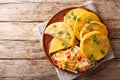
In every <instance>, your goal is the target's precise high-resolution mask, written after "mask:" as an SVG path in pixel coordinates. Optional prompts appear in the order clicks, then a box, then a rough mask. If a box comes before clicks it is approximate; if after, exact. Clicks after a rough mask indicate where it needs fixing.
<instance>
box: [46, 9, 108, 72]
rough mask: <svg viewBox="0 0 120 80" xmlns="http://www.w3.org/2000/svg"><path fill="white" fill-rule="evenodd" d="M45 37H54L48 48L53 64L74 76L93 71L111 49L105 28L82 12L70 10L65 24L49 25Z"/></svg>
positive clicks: (83, 10)
mask: <svg viewBox="0 0 120 80" xmlns="http://www.w3.org/2000/svg"><path fill="white" fill-rule="evenodd" d="M45 33H46V34H48V35H50V36H52V37H53V39H52V40H51V42H50V44H49V54H50V55H51V54H52V56H51V59H52V61H53V63H54V64H55V65H57V66H58V67H59V68H62V69H64V70H68V71H71V72H74V73H79V72H84V71H86V70H88V69H90V68H91V66H93V64H94V63H95V62H96V61H99V60H101V59H102V58H103V57H105V56H106V55H107V52H108V49H109V40H108V38H107V35H108V31H107V28H106V26H105V25H104V24H102V23H101V21H100V19H99V17H98V16H97V15H96V14H95V13H93V12H89V11H87V10H85V9H83V8H76V9H72V10H70V11H69V12H68V13H67V14H66V15H65V17H64V22H56V23H53V24H50V25H49V26H48V27H47V28H46V30H45ZM79 41H80V42H79ZM104 42H105V43H104ZM76 45H80V47H79V46H77V47H76ZM73 50H74V51H73Z"/></svg>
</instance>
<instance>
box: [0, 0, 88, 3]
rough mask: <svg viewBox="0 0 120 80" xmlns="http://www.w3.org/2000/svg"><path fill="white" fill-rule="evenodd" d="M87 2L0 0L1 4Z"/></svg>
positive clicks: (76, 0) (78, 0) (72, 1)
mask: <svg viewBox="0 0 120 80" xmlns="http://www.w3.org/2000/svg"><path fill="white" fill-rule="evenodd" d="M85 1H87V0H75V1H74V0H62V1H60V0H0V3H25V2H26V3H38V2H41V3H80V2H81V3H83V2H85Z"/></svg>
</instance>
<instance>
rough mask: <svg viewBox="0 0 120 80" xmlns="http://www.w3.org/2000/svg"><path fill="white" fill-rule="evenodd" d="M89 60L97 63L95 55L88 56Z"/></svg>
mask: <svg viewBox="0 0 120 80" xmlns="http://www.w3.org/2000/svg"><path fill="white" fill-rule="evenodd" d="M88 59H90V60H91V61H92V62H94V61H95V59H94V56H93V54H91V55H88Z"/></svg>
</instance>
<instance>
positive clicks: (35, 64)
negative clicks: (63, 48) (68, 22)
mask: <svg viewBox="0 0 120 80" xmlns="http://www.w3.org/2000/svg"><path fill="white" fill-rule="evenodd" d="M85 1H87V0H62V1H60V0H0V80H58V76H57V74H56V71H55V69H54V67H53V66H52V65H51V64H50V62H49V61H48V60H47V57H46V56H45V54H44V52H43V49H42V46H40V45H39V41H38V40H37V38H36V37H35V36H34V34H33V32H32V30H33V28H35V27H36V26H37V25H39V24H40V23H41V22H43V21H46V20H49V19H50V18H51V17H52V16H53V15H55V14H56V13H57V12H59V11H60V10H62V9H65V8H68V7H74V6H80V5H81V4H82V3H84V2H85ZM93 2H94V3H95V5H96V7H97V9H98V12H99V15H100V16H101V17H102V18H103V21H104V22H105V24H106V25H107V27H108V29H109V37H110V41H111V45H112V48H113V51H114V53H115V57H116V59H115V60H113V61H109V62H107V63H105V64H103V65H102V66H101V68H99V69H97V70H96V71H94V72H92V73H91V74H90V73H88V74H87V75H82V77H80V78H78V80H91V79H92V80H99V79H101V80H120V74H119V73H120V65H119V64H120V54H119V52H120V48H119V47H120V14H119V13H120V0H93ZM106 64H108V65H107V66H106Z"/></svg>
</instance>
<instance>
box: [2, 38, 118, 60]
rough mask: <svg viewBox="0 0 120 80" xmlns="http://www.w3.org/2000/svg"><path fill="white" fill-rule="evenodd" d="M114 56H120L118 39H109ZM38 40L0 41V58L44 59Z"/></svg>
mask: <svg viewBox="0 0 120 80" xmlns="http://www.w3.org/2000/svg"><path fill="white" fill-rule="evenodd" d="M110 41H111V45H112V49H113V52H114V54H115V57H116V58H120V54H119V52H120V48H119V46H120V39H111V40H110ZM46 58H47V57H46V55H45V53H44V52H43V49H42V46H40V43H39V41H0V59H14V60H15V59H17V60H18V59H39V60H42V59H46Z"/></svg>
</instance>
